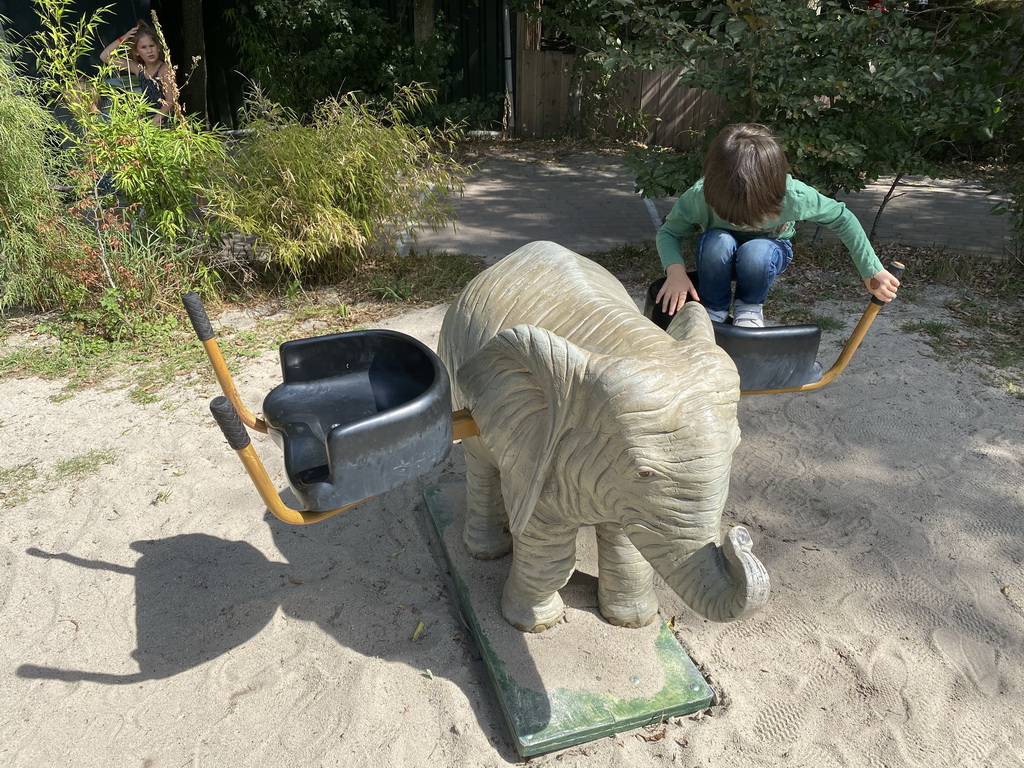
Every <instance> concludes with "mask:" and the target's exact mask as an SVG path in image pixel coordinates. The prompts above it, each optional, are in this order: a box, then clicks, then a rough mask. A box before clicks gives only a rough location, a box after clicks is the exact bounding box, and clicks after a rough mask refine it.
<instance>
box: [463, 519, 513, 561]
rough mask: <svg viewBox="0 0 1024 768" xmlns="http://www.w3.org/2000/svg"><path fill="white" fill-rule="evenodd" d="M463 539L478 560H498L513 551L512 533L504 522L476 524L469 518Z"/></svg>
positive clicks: (470, 552)
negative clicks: (498, 523) (499, 523)
mask: <svg viewBox="0 0 1024 768" xmlns="http://www.w3.org/2000/svg"><path fill="white" fill-rule="evenodd" d="M462 541H463V543H464V544H465V545H466V549H467V550H468V551H469V554H471V555H472V556H473V557H475V558H476V559H477V560H497V559H498V558H499V557H504V556H505V555H507V554H508V553H509V552H511V551H512V534H510V533H509V532H508V526H506V525H504V524H501V525H492V524H488V523H486V522H484V523H482V524H480V523H477V524H474V523H473V522H472V521H470V520H467V521H466V528H465V530H463V532H462Z"/></svg>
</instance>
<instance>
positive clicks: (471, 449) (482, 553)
mask: <svg viewBox="0 0 1024 768" xmlns="http://www.w3.org/2000/svg"><path fill="white" fill-rule="evenodd" d="M477 442H478V441H477V440H475V439H473V438H470V439H467V440H463V441H462V445H463V449H464V451H465V454H466V527H465V529H464V530H463V532H462V541H463V542H464V543H465V545H466V549H468V550H469V553H470V554H471V555H472V556H473V557H476V558H479V559H481V560H492V559H494V558H498V557H502V556H503V555H507V554H508V553H509V552H510V551H511V549H512V535H511V534H510V533H509V532H508V515H507V513H506V512H505V502H504V500H503V499H502V496H501V475H500V474H499V472H498V468H497V467H496V466H495V465H494V462H493V461H490V460H489V458H488V457H487V456H486V453H487V451H486V449H485V448H483V446H480V445H476V443H477Z"/></svg>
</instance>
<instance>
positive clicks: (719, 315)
mask: <svg viewBox="0 0 1024 768" xmlns="http://www.w3.org/2000/svg"><path fill="white" fill-rule="evenodd" d="M708 317H710V318H711V322H712V323H724V322H725V321H726V320H727V319H728V317H729V310H727V309H709V310H708Z"/></svg>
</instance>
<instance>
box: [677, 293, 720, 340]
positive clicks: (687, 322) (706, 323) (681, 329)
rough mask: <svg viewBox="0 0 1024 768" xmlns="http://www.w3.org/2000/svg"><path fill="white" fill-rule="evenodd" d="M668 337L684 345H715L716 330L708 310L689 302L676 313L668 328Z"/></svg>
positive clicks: (696, 303) (694, 302)
mask: <svg viewBox="0 0 1024 768" xmlns="http://www.w3.org/2000/svg"><path fill="white" fill-rule="evenodd" d="M667 332H668V335H669V336H671V337H672V338H673V339H675V340H676V341H678V342H680V343H682V344H693V343H696V344H704V345H708V344H714V343H715V328H714V326H713V325H711V318H709V317H708V313H707V310H706V309H704V307H703V306H702V305H701V304H699V303H698V302H696V301H688V302H686V303H685V304H683V306H682V307H680V309H679V311H678V312H676V314H675V316H674V317H673V318H672V320H671V322H669V324H668V328H667Z"/></svg>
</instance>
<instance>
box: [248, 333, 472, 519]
mask: <svg viewBox="0 0 1024 768" xmlns="http://www.w3.org/2000/svg"><path fill="white" fill-rule="evenodd" d="M280 354H281V373H282V376H283V379H284V382H283V383H282V384H280V385H278V386H277V387H275V388H274V389H273V390H271V392H270V393H269V394H268V395H267V397H266V399H264V401H263V416H264V418H265V420H266V422H267V425H268V427H269V430H268V431H269V432H270V435H271V437H272V438H274V440H275V442H277V443H278V444H279V445H281V448H282V450H283V452H284V463H285V471H286V473H287V475H288V480H289V484H290V485H291V487H292V490H293V492H294V493H295V495H296V496H297V497H298V498H299V500H300V501H301V502H302V503H303V505H304V507H305V509H307V510H309V511H315V512H323V511H328V510H330V509H336V508H338V507H342V506H345V505H347V504H351V503H354V502H357V501H361V500H363V499H365V498H368V497H369V496H372V495H375V494H377V493H382V492H383V491H386V490H389V489H391V488H394V487H396V486H398V485H400V484H401V483H403V482H405V481H406V480H408V479H411V478H412V477H416V476H418V475H420V474H422V473H423V472H426V471H427V470H429V469H430V468H431V467H433V466H435V465H436V464H437V463H438V462H439V461H441V460H443V459H444V457H445V456H447V455H448V452H449V451H450V450H451V439H452V438H451V384H450V382H449V378H448V372H447V371H446V370H445V368H444V366H443V364H442V363H441V361H440V359H439V358H438V357H437V355H436V354H434V352H433V351H432V350H431V349H430V348H428V347H426V346H425V345H424V344H422V343H420V342H419V341H418V340H416V339H414V338H412V337H411V336H407V335H405V334H403V333H398V332H397V331H385V330H373V331H352V332H349V333H341V334H332V335H329V336H320V337H315V338H309V339H298V340H296V341H289V342H285V343H284V344H282V345H281V349H280Z"/></svg>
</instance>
